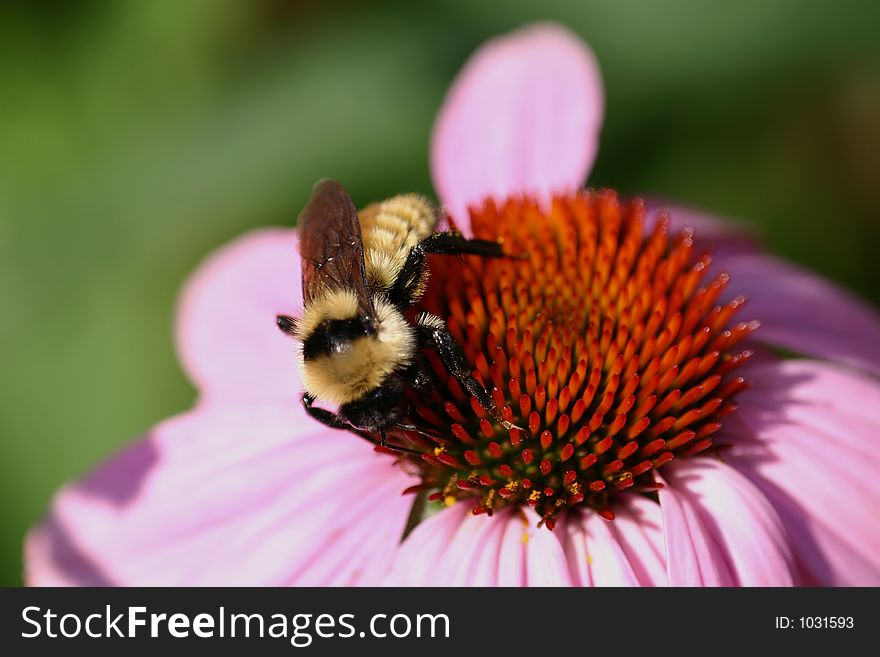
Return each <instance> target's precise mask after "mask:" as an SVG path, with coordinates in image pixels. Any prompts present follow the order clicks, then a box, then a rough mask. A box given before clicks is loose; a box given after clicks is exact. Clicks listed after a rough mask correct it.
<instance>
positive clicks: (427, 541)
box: [386, 503, 570, 586]
mask: <svg viewBox="0 0 880 657" xmlns="http://www.w3.org/2000/svg"><path fill="white" fill-rule="evenodd" d="M470 508H471V507H470V506H469V505H467V504H464V503H459V504H456V505H455V506H453V507H452V508H450V509H444V510H443V511H440V512H438V513H436V514H434V515H433V516H431V517H430V518H428V519H427V520H425V521H423V522H422V523H421V524H419V525H418V526H417V527H416V528H415V529H414V530H413V532H412V533H411V534H410V535H409V536H408V537H407V539H406V540H405V541H404V543H403V545H402V546H401V548H400V550H399V551H398V553H397V556H396V559H395V561H394V565H393V566H392V570H391V574H390V575H389V577H388V579H387V580H386V583H388V584H391V585H394V586H565V585H568V584H569V583H570V580H569V578H568V572H567V568H566V563H565V556H564V555H563V553H562V546H560V544H559V541H558V540H557V538H556V536H555V535H554V534H553V533H552V532H549V531H547V530H546V529H539V528H538V527H537V526H536V525H537V523H538V517H537V516H536V515H535V514H534V513H533V512H531V511H527V512H520V511H517V510H508V511H501V512H500V513H496V514H495V515H494V516H492V517H487V516H474V515H472V514H471V513H470Z"/></svg>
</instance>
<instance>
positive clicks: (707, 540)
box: [659, 479, 736, 586]
mask: <svg viewBox="0 0 880 657" xmlns="http://www.w3.org/2000/svg"><path fill="white" fill-rule="evenodd" d="M661 482H662V483H664V484H665V482H663V481H662V479H661ZM659 497H660V511H661V513H662V517H663V537H664V540H665V542H666V559H667V561H666V572H667V577H668V583H669V585H670V586H734V585H735V584H736V579H735V578H734V576H733V573H732V572H731V568H730V565H729V564H728V563H727V560H726V558H725V555H724V552H723V550H722V549H721V546H720V545H719V544H718V542H717V540H716V538H715V537H714V536H713V534H712V532H711V531H710V530H709V529H708V528H707V527H706V525H705V522H704V518H703V517H701V515H700V513H699V509H698V508H697V506H696V504H695V503H694V501H693V499H692V498H691V497H690V496H689V495H687V494H686V493H682V492H680V491H678V490H676V489H675V488H673V487H671V486H669V485H668V484H665V485H664V487H663V488H661V489H660V493H659Z"/></svg>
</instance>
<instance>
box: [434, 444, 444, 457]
mask: <svg viewBox="0 0 880 657" xmlns="http://www.w3.org/2000/svg"><path fill="white" fill-rule="evenodd" d="M445 451H446V448H445V447H444V446H443V445H440V447H435V448H434V456H440V455H441V454H442V453H443V452H445Z"/></svg>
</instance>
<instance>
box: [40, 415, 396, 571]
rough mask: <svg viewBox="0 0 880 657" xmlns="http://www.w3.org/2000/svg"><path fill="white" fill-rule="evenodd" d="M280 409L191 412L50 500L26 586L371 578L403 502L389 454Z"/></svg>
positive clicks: (388, 554)
mask: <svg viewBox="0 0 880 657" xmlns="http://www.w3.org/2000/svg"><path fill="white" fill-rule="evenodd" d="M301 418H302V416H301V415H300V412H299V411H298V410H296V407H295V406H294V405H291V406H290V407H287V406H278V405H264V406H253V407H240V408H226V409H222V410H220V409H211V410H202V411H193V412H190V413H187V414H185V415H181V416H179V417H176V418H172V419H170V420H168V421H166V422H164V423H162V424H160V425H159V426H157V427H156V428H155V429H153V431H152V432H151V433H150V434H149V436H148V437H147V438H145V439H144V440H142V441H140V442H139V443H137V444H136V445H135V446H134V447H132V448H130V449H129V450H127V451H125V452H122V453H121V454H120V455H118V456H116V457H115V458H113V459H111V460H110V461H109V462H108V463H106V464H105V465H104V466H103V467H101V468H99V469H98V470H97V471H96V472H94V473H93V474H92V475H90V476H89V477H87V478H86V479H84V480H83V481H81V482H79V483H77V484H74V485H71V486H68V487H67V488H65V489H63V490H62V491H61V492H60V493H59V494H58V496H57V497H56V499H55V501H54V503H53V505H52V508H51V510H50V513H49V516H48V518H47V519H46V520H45V521H44V522H43V524H42V525H40V526H39V527H38V528H37V529H35V530H34V531H33V532H32V533H31V535H30V536H29V538H28V541H27V547H26V554H25V560H26V570H27V581H28V582H29V583H30V584H36V585H56V584H104V585H173V586H177V585H238V584H248V585H280V584H305V583H308V584H324V585H332V584H370V583H375V582H377V581H378V580H379V578H380V577H381V576H383V575H384V572H385V570H386V569H387V567H388V564H389V563H390V561H391V559H392V557H393V554H394V551H395V549H396V548H397V544H398V543H399V541H400V537H401V535H402V532H403V527H404V525H405V523H406V518H407V515H408V513H409V509H410V506H411V504H412V498H411V497H409V496H406V497H404V496H401V491H402V490H403V489H404V488H405V487H406V486H407V485H409V484H410V483H411V480H410V479H409V477H407V476H406V475H404V474H403V472H402V471H401V470H400V469H399V468H398V467H397V466H395V465H394V464H393V459H391V458H389V457H388V456H384V455H378V454H376V453H375V452H374V451H373V450H372V448H370V446H369V445H367V444H366V443H364V442H363V441H361V440H360V439H359V438H357V437H355V436H353V435H350V434H346V433H344V432H335V431H330V430H328V429H325V428H323V427H319V426H318V425H315V424H310V425H307V426H303V423H302V419H301Z"/></svg>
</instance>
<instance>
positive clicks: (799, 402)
mask: <svg viewBox="0 0 880 657" xmlns="http://www.w3.org/2000/svg"><path fill="white" fill-rule="evenodd" d="M601 115H602V89H601V82H600V77H599V74H598V70H597V67H596V64H595V62H594V60H593V57H592V55H591V54H590V53H589V51H588V50H587V49H586V47H585V46H584V44H583V43H581V42H580V41H579V40H578V39H577V38H576V37H574V36H573V35H572V34H570V33H569V32H568V31H566V30H564V29H562V28H559V27H556V26H552V25H539V26H534V27H530V28H527V29H524V30H522V31H519V32H516V33H514V34H511V35H508V36H505V37H502V38H500V39H497V40H494V41H492V42H490V43H488V44H486V45H485V46H484V47H483V48H481V49H480V51H479V52H478V53H477V54H476V55H475V56H474V57H473V58H472V60H471V61H470V62H469V63H468V65H467V66H466V67H465V69H464V71H463V72H462V73H461V75H460V76H459V78H458V80H457V81H456V83H455V84H454V86H453V88H452V90H451V92H450V93H449V96H448V98H447V100H446V103H445V105H444V107H443V109H442V110H441V112H440V116H439V119H438V121H437V124H436V127H435V131H434V136H433V140H432V160H431V165H432V172H433V175H434V180H435V184H436V187H437V192H438V194H439V197H440V199H441V200H442V201H443V203H444V204H445V205H446V207H447V208H448V209H449V212H450V215H451V217H452V218H453V219H454V220H455V221H456V223H457V225H458V226H459V227H460V228H462V229H463V230H465V231H467V232H472V233H474V234H476V235H478V236H480V237H485V238H498V237H501V238H503V239H504V243H505V248H507V249H510V250H511V251H516V252H524V253H526V254H528V258H526V259H519V260H517V259H510V260H479V259H475V258H466V259H464V260H449V259H445V260H444V259H442V258H435V259H434V261H433V262H432V279H431V286H430V288H429V291H428V293H427V295H426V297H425V299H424V301H423V304H424V306H425V307H426V308H429V309H430V310H432V311H433V312H436V313H438V314H442V315H443V316H444V317H445V318H447V319H448V322H449V325H450V328H451V330H452V331H453V333H454V334H455V335H456V336H457V338H458V339H459V341H460V343H461V344H462V345H463V347H464V349H465V352H466V355H467V357H468V359H469V360H470V362H471V364H472V366H473V368H474V371H475V373H476V374H475V376H478V377H479V378H480V379H481V380H482V381H483V383H484V384H485V385H486V386H487V387H488V388H489V389H491V390H492V393H493V395H494V396H495V400H496V403H497V405H498V406H499V407H501V408H503V413H504V414H505V415H506V416H507V417H508V418H509V419H512V420H514V422H515V424H517V425H518V426H519V427H522V430H521V431H520V430H516V429H514V430H511V431H508V430H505V429H502V428H501V427H500V426H499V425H498V424H497V423H496V422H493V421H492V420H491V418H489V417H487V416H486V413H485V411H484V410H483V409H482V408H481V407H480V406H479V405H478V404H474V403H472V401H471V400H470V399H469V398H468V397H467V396H466V395H464V394H463V393H462V391H461V390H460V388H459V387H457V386H456V385H455V382H454V379H449V378H448V376H446V375H445V372H444V370H443V368H442V366H441V365H439V363H438V364H435V369H436V372H437V375H438V377H437V378H438V384H437V385H436V386H435V388H434V389H433V390H432V392H431V394H430V395H428V396H423V397H420V398H416V397H413V396H411V399H410V401H411V404H410V406H411V409H412V410H411V417H410V420H411V421H412V422H413V423H416V424H418V425H419V426H421V427H424V430H425V434H430V435H432V436H437V438H436V440H433V439H428V438H426V437H425V435H421V434H413V435H409V436H408V437H407V439H409V440H411V441H413V444H414V445H415V446H417V447H418V448H419V449H420V450H422V451H423V452H424V455H423V456H419V457H411V456H410V455H400V454H389V453H385V452H382V451H381V450H380V451H376V450H373V449H371V448H370V447H369V445H367V444H366V443H364V441H362V440H359V439H358V438H356V437H354V436H352V435H351V434H348V433H347V432H342V431H332V430H329V429H327V428H325V427H323V426H322V425H319V424H317V423H315V422H314V421H313V420H311V419H310V418H309V417H308V416H307V415H306V414H305V413H304V412H303V410H302V407H301V406H300V404H299V400H298V395H299V393H300V391H301V386H300V383H299V381H298V378H297V377H298V374H297V365H296V356H295V352H294V351H293V350H292V349H291V347H290V343H289V341H288V340H287V339H286V338H285V337H284V336H283V335H281V334H280V333H279V332H278V331H277V329H276V328H275V324H274V317H275V316H276V314H279V313H287V314H293V315H296V314H298V312H299V311H300V310H301V303H302V300H301V297H300V292H299V290H300V287H299V278H300V274H299V263H298V258H297V255H296V242H297V238H296V233H295V231H293V230H286V229H272V230H262V231H258V232H255V233H252V234H249V235H246V236H244V237H242V238H240V239H238V240H236V241H235V242H234V243H232V244H231V245H229V246H227V247H225V248H223V249H221V250H220V251H219V252H218V253H216V254H214V255H213V256H212V257H211V258H210V259H209V260H208V261H207V262H206V263H204V264H203V265H202V266H201V267H200V268H199V270H198V271H197V272H196V274H195V275H194V277H193V279H192V280H191V281H190V282H189V284H188V285H187V286H186V289H185V291H184V293H183V298H182V302H181V308H180V315H179V320H178V331H177V338H178V347H179V350H180V354H181V360H182V362H183V364H184V367H185V369H186V371H187V373H188V374H189V376H190V378H191V379H192V381H193V382H194V384H195V385H196V386H197V387H198V389H199V393H200V394H199V401H198V403H197V405H196V406H195V408H194V409H193V410H191V411H189V412H187V413H185V414H183V415H180V416H178V417H175V418H172V419H169V420H167V421H165V422H163V423H161V424H159V425H158V426H157V427H155V428H154V429H153V430H151V431H150V432H149V434H148V436H147V437H146V438H144V439H142V440H141V441H140V442H138V443H136V444H135V445H134V446H133V447H132V448H130V449H129V450H127V451H125V452H123V453H121V454H120V455H118V456H116V457H115V458H113V459H111V460H110V461H109V462H108V463H106V464H105V465H103V466H102V467H100V468H99V469H98V470H97V471H96V472H95V473H93V474H92V475H90V476H89V477H87V478H86V479H84V480H83V481H81V482H79V483H76V484H73V485H71V486H68V487H67V488H65V489H64V490H62V491H61V492H60V493H59V494H58V496H57V498H56V499H55V501H54V503H53V505H52V507H51V510H50V512H49V515H48V518H47V519H46V520H45V521H44V522H43V524H41V525H40V526H39V527H37V528H36V529H35V530H33V532H32V533H31V534H30V535H29V537H28V539H27V544H26V554H25V560H26V579H27V581H28V582H29V583H31V584H48V585H52V584H56V585H60V584H130V585H133V584H170V585H178V584H180V585H183V584H274V585H283V584H297V585H305V584H317V585H346V584H348V585H365V584H389V583H390V584H403V585H422V584H443V585H495V584H498V585H522V584H539V585H540V584H560V585H603V584H611V585H630V584H632V585H664V584H671V585H788V584H825V585H868V584H874V585H876V584H878V583H880V530H878V526H877V517H878V513H880V484H878V483H877V482H878V481H880V479H878V475H880V456H878V455H880V449H878V447H880V446H878V445H877V444H876V443H877V439H878V436H880V419H878V416H877V414H876V412H875V411H874V409H876V408H878V407H880V385H878V383H877V381H876V379H875V378H874V377H875V376H877V375H878V374H880V347H878V345H880V319H878V317H877V315H876V314H874V312H873V311H872V310H870V309H868V308H866V307H865V306H864V305H862V303H861V302H860V301H858V300H857V299H854V298H853V297H852V296H850V295H848V294H847V293H846V292H844V291H842V290H840V289H839V288H837V287H835V286H834V285H832V284H830V283H828V282H826V281H823V280H821V279H818V278H816V277H815V276H813V275H811V274H809V273H808V272H805V271H802V270H799V269H797V268H796V267H794V266H792V265H789V264H787V263H785V262H783V261H781V260H777V259H774V258H772V257H770V256H767V255H765V254H762V253H760V252H758V251H756V250H755V248H754V246H753V244H752V242H751V240H750V239H748V238H747V237H743V235H742V234H741V233H735V232H733V231H731V230H730V229H728V228H726V227H725V226H724V224H723V222H719V221H715V220H712V219H711V218H708V217H704V216H702V215H700V214H698V213H695V212H693V211H690V210H687V209H684V208H672V209H671V212H669V213H668V214H667V213H663V212H659V213H658V212H657V211H656V209H655V208H653V206H652V204H651V203H648V204H645V203H643V202H641V201H638V200H633V201H622V200H619V199H618V198H617V196H616V195H614V194H613V193H612V192H609V191H600V192H578V191H577V189H578V188H579V187H580V186H581V184H582V183H583V181H584V180H585V178H586V174H587V172H588V170H589V167H590V165H591V164H592V160H593V158H594V156H595V152H596V150H597V144H598V131H599V127H600V122H601ZM684 226H692V227H693V229H694V230H690V229H682V228H681V227H684ZM710 245H711V246H712V247H713V248H712V249H711V250H710V249H709V248H708V247H709V246H710ZM710 251H711V255H710ZM745 295H748V299H746V296H745ZM758 322H760V328H759V325H758ZM764 345H771V346H774V347H781V348H782V349H783V350H784V351H785V352H787V353H797V354H801V355H802V356H804V358H799V359H796V360H795V359H787V360H783V359H781V358H779V357H777V356H775V355H774V353H775V352H773V351H772V350H770V349H767V348H766V347H765V346H764ZM404 491H407V493H408V494H405V495H401V493H402V492H404ZM419 492H423V493H427V494H430V496H431V499H432V500H434V501H433V502H431V503H430V504H432V505H433V506H434V507H435V512H434V513H433V514H430V515H429V516H428V517H426V518H425V519H423V520H422V521H421V523H420V524H418V525H417V526H416V527H415V529H413V530H412V531H411V533H409V534H408V535H407V537H406V539H405V540H402V536H403V533H404V529H405V527H407V524H408V520H409V519H410V514H411V509H412V506H413V495H412V494H411V493H419Z"/></svg>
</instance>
